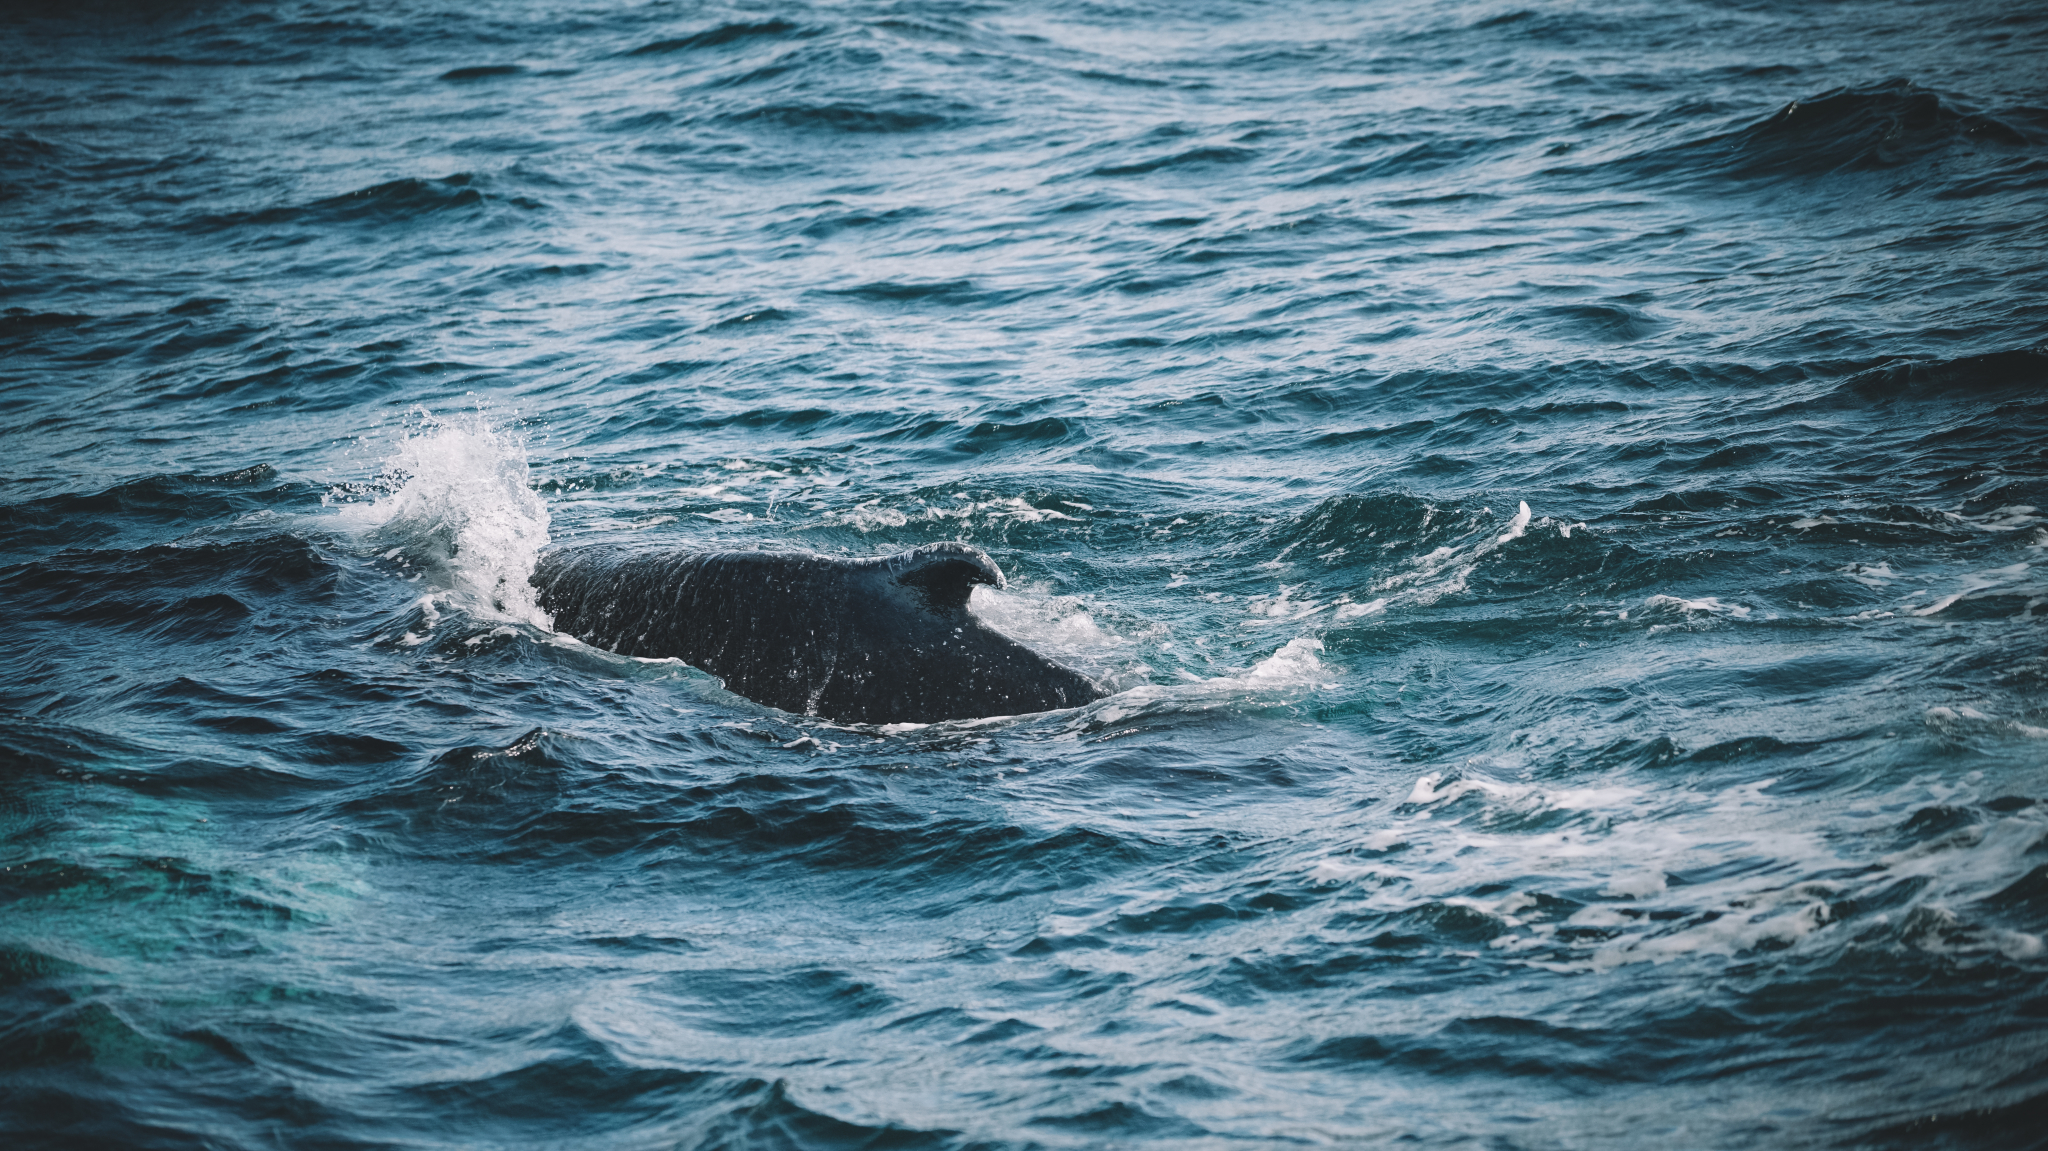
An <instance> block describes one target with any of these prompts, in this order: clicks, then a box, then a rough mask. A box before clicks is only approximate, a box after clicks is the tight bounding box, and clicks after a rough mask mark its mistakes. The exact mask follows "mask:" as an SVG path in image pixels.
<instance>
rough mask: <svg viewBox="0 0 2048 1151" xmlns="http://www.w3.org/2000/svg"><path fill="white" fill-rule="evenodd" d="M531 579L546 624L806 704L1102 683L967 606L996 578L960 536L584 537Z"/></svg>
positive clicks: (1010, 707) (899, 712)
mask: <svg viewBox="0 0 2048 1151" xmlns="http://www.w3.org/2000/svg"><path fill="white" fill-rule="evenodd" d="M533 583H534V585H535V586H536V587H537V588H538V589H539V591H540V596H539V599H540V604H541V606H542V607H544V608H546V609H547V610H548V611H549V612H551V613H553V615H554V620H555V627H556V629H557V630H559V631H562V632H566V633H568V634H570V635H573V636H576V637H577V638H579V639H581V640H583V641H584V642H586V643H589V644H591V645H593V646H596V647H601V648H605V649H607V650H609V651H614V652H618V653H619V654H621V655H630V656H641V657H648V658H658V657H674V658H677V659H681V660H683V661H684V662H686V663H689V664H691V665H692V666H695V667H698V668H701V669H703V670H704V671H707V672H710V673H711V674H713V675H715V676H718V677H719V678H720V679H722V680H724V681H725V686H726V688H727V689H728V690H730V691H732V692H735V693H737V694H739V695H743V696H746V697H747V698H748V699H751V700H753V701H755V702H756V703H763V704H767V705H768V706H770V707H776V708H781V709H782V710H784V711H791V712H797V713H800V714H803V715H813V716H819V717H821V718H825V719H832V720H839V721H843V722H851V723H875V724H883V723H934V722H938V721H941V720H949V719H974V718H980V717H983V716H995V715H1022V714H1027V713H1031V712H1040V711H1052V710H1056V709H1059V708H1068V707H1077V706H1079V705H1081V704H1084V703H1087V702H1089V701H1091V700H1094V699H1099V698H1101V697H1102V696H1103V695H1105V694H1107V693H1106V692H1105V690H1104V689H1103V688H1102V686H1101V685H1099V684H1097V683H1095V682H1094V681H1093V680H1091V679H1089V678H1088V677H1087V676H1085V675H1082V674H1081V673H1080V672H1077V671H1074V670H1073V669H1071V668H1068V667H1065V666H1062V665H1061V664H1058V663H1055V662H1054V661H1052V660H1050V659H1047V658H1046V657H1044V656H1042V655H1040V654H1038V653H1037V652H1035V651H1032V650H1031V649H1030V648H1028V647H1025V646H1024V645H1022V644H1020V643H1018V642H1017V641H1015V640H1013V639H1010V638H1009V637H1008V636H1005V635H1003V634H1002V633H1001V632H998V631H996V630H995V629H993V628H991V627H989V626H988V625H987V624H985V623H983V622H981V620H979V619H978V618H976V617H975V616H974V614H973V613H972V612H970V611H968V609H967V600H968V596H969V594H970V593H971V592H972V591H973V589H974V587H975V585H977V584H987V585H990V586H993V587H1001V586H1003V577H1002V573H1001V571H1000V570H998V569H997V567H996V566H995V564H994V562H993V561H991V560H990V559H989V558H988V556H987V555H986V554H985V553H983V552H982V551H981V550H980V549H979V548H975V547H972V546H970V545H967V544H957V543H954V544H932V545H928V546H926V547H921V548H916V549H913V550H911V551H907V552H901V553H898V554H896V555H892V556H880V557H875V558H870V559H843V558H836V557H831V556H822V555H817V554H815V553H811V552H756V551H747V552H690V551H667V552H649V551H636V550H632V549H628V548H621V547H615V546H610V545H597V546H591V547H581V548H567V549H563V550H560V551H556V552H551V553H549V554H548V555H546V556H544V557H542V559H541V562H540V563H539V564H538V565H537V566H536V567H535V570H534V575H533Z"/></svg>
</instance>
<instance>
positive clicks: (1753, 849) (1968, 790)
mask: <svg viewBox="0 0 2048 1151" xmlns="http://www.w3.org/2000/svg"><path fill="white" fill-rule="evenodd" d="M1935 712H1941V713H1945V714H1944V715H1941V716H1937V715H1936V714H1935ZM1929 718H1930V722H1970V723H1977V724H1980V725H1985V726H1987V727H1989V726H2003V724H2004V723H2005V722H2006V721H2000V720H1998V719H1996V717H1994V716H1992V715H1990V714H1988V713H1985V712H1981V711H1978V710H1977V709H1974V708H1963V707H1955V708H1940V709H1934V711H1933V712H1930V713H1929ZM1973 778H1974V777H1968V776H1966V777H1964V778H1962V779H1959V780H1947V779H1942V778H1939V777H1934V776H1929V777H1926V778H1922V779H1916V780H1913V781H1911V782H1909V783H1907V784H1904V785H1902V786H1901V787H1899V788H1897V789H1896V790H1894V791H1893V792H1892V793H1890V794H1886V795H1881V796H1874V797H1872V804H1871V807H1872V810H1873V811H1874V812H1882V813H1885V814H1881V815H1872V816H1869V817H1865V818H1870V819H1875V820H1879V821H1881V823H1880V826H1891V825H1893V823H1894V821H1896V820H1898V819H1899V818H1901V817H1900V815H1899V814H1898V813H1899V812H1901V811H1902V810H1903V811H1910V810H1912V809H1913V808H1914V807H1916V806H1928V805H1937V804H1940V805H1950V804H1954V803H1958V802H1962V803H1968V802H1971V801H1972V800H1973V799H1974V798H1975V792H1974V791H1973V790H1972V789H1973V787H1974V784H1973V783H1972V779H1973ZM1772 782H1773V781H1771V780H1757V781H1751V782H1748V783H1744V784H1740V785H1737V786H1733V787H1729V788H1725V789H1722V790H1719V791H1712V792H1695V791H1692V790H1690V789H1688V788H1686V787H1684V786H1682V785H1681V786H1679V787H1676V788H1658V789H1655V790H1645V789H1638V788H1634V787H1621V786H1607V787H1601V786H1595V787H1585V788H1552V787H1549V786H1546V785H1544V784H1541V783H1530V782H1511V781H1506V780H1501V779H1497V778H1494V777H1491V776H1489V775H1487V774H1485V773H1483V772H1481V771H1479V770H1477V768H1476V767H1475V766H1474V765H1470V764H1468V765H1465V766H1464V767H1461V768H1458V769H1454V770H1445V771H1433V772H1428V773H1425V774H1423V775H1421V776H1419V777H1417V778H1416V779H1415V780H1414V781H1413V783H1412V784H1411V785H1410V787H1409V788H1408V789H1407V790H1406V791H1405V792H1396V793H1395V794H1394V795H1393V796H1390V797H1388V799H1387V800H1385V801H1384V803H1385V807H1384V808H1383V810H1384V811H1386V813H1387V817H1388V822H1387V824H1386V825H1385V826H1383V827H1381V828H1379V829H1377V830H1375V831H1374V832H1372V833H1371V834H1370V835H1368V836H1365V837H1363V838H1362V839H1361V840H1360V841H1359V842H1358V843H1356V844H1355V845H1353V847H1352V849H1351V850H1352V852H1355V853H1360V854H1349V853H1340V854H1331V853H1330V852H1329V850H1328V847H1327V846H1323V847H1320V848H1318V849H1317V850H1316V851H1315V852H1314V853H1313V854H1308V855H1306V856H1305V857H1304V858H1303V860H1302V862H1301V863H1300V865H1299V866H1300V868H1301V875H1302V878H1303V881H1304V882H1305V883H1308V884H1310V885H1314V886H1318V887H1333V886H1334V887H1344V888H1348V889H1349V890H1347V891H1346V892H1345V893H1343V894H1342V895H1339V896H1337V897H1336V902H1335V903H1334V904H1333V907H1334V908H1335V909H1336V910H1340V911H1342V912H1344V913H1345V914H1347V915H1349V914H1356V913H1358V912H1361V911H1363V912H1371V913H1379V914H1396V915H1398V914H1403V913H1408V912H1413V911H1415V910H1418V909H1421V908H1425V907H1429V906H1460V907H1467V908H1470V909H1471V910H1474V911H1478V912H1480V913H1481V914H1483V915H1485V916H1487V917H1489V918H1491V919H1494V920H1496V921H1497V922H1498V923H1499V925H1500V934H1499V935H1497V936H1496V937H1495V938H1493V939H1492V940H1491V947H1492V948H1493V949H1494V950H1496V951H1501V952H1506V953H1509V954H1512V955H1514V956H1516V957H1517V959H1518V960H1519V961H1523V962H1528V963H1530V964H1531V965H1533V966H1539V967H1543V968H1546V969H1550V970H1560V971H1564V970H1572V971H1593V972H1598V971H1606V970H1611V969H1614V968H1617V967H1622V966H1626V965H1630V964H1637V963H1653V964H1660V963H1667V962H1671V961H1674V960H1679V959H1688V958H1699V957H1715V956H1719V957H1735V956H1740V955H1742V954H1745V953H1750V952H1754V951H1756V950H1758V949H1772V948H1783V947H1795V946H1808V945H1811V946H1817V947H1824V948H1832V949H1839V948H1845V947H1886V948H1898V947H1909V948H1914V949H1918V950H1923V951H1929V952H1935V953H1939V954H1943V955H1949V956H1953V957H1955V958H1956V959H1957V960H1958V961H1960V962H1974V961H1975V959H1974V958H1973V957H1979V956H1986V955H1993V954H1996V955H2000V956H2003V957H2005V958H2006V959H2009V960H2015V961H2029V962H2031V961H2037V960H2039V959H2041V958H2042V957H2043V956H2044V955H2048V945H2044V943H2043V941H2042V940H2041V939H2039V938H2038V937H2037V936H2035V935H2032V934H2030V933H2027V932H2024V931H2014V930H2011V929H2009V928H2007V927H2004V926H2002V925H2000V924H1998V923H1996V922H1987V921H1984V920H1982V919H1980V918H1977V917H1976V911H1975V908H1976V907H1977V906H1978V905H1979V904H1981V902H1982V901H1983V900H1984V898H1985V897H1986V896H1989V895H1992V894H1993V893H1996V892H1998V891H2000V890H2002V889H2004V888H2006V887H2007V886H2009V885H2010V884H2011V883H2013V882H2014V880H2015V879H2017V878H2018V877H2019V876H2021V875H2023V874H2024V873H2026V872H2027V871H2028V869H2029V868H2030V866H2031V860H2032V856H2030V855H2029V852H2030V851H2031V850H2032V849H2033V847H2034V845H2035V844H2037V843H2039V842H2040V841H2041V839H2042V836H2043V833H2044V832H2048V812H2044V811H2043V810H2041V809H2039V808H2037V807H2029V808H2025V809H2021V810H2019V811H2015V812H2012V813H2009V814H2005V815H2002V816H1994V817H1992V818H1989V819H1986V820H1982V821H1979V822H1974V823H1969V824H1965V825H1963V826H1960V827H1958V828H1956V829H1955V830H1953V831H1950V832H1947V833H1945V834H1941V835H1936V836H1934V837H1932V838H1929V839H1926V840H1924V841H1922V842H1919V843H1916V844H1914V845H1912V846H1909V847H1905V848H1902V849H1900V850H1897V851H1894V852H1892V853H1891V854H1889V855H1882V856H1877V857H1875V858H1872V857H1859V858H1851V857H1848V856H1845V855H1843V854H1842V853H1841V852H1842V849H1843V845H1845V844H1852V843H1855V842H1860V841H1861V840H1860V839H1859V838H1858V837H1847V838H1845V837H1843V836H1842V835H1840V834H1839V831H1840V828H1841V823H1840V821H1841V819H1842V818H1843V817H1842V816H1840V815H1837V816H1836V817H1835V818H1833V819H1831V820H1826V821H1823V823H1822V824H1816V822H1815V818H1814V817H1815V814H1816V813H1814V812H1812V811H1811V810H1809V808H1808V806H1807V805H1806V804H1804V803H1803V802H1802V801H1801V800H1800V799H1798V798H1791V797H1782V796H1776V795H1772V794H1769V793H1768V789H1769V788H1770V786H1771V784H1772ZM1461 801H1462V802H1461ZM1848 818H1850V819H1851V820H1852V821H1853V820H1854V819H1855V818H1856V817H1854V816H1850V817H1848ZM1396 849H1398V850H1396ZM1363 853H1371V854H1370V855H1365V854H1363ZM1679 876H1684V877H1686V878H1684V879H1683V880H1681V879H1679V878H1677V877H1679ZM1494 885H1502V886H1505V887H1506V888H1507V890H1505V891H1503V892H1501V894H1499V895H1497V896H1488V897H1487V898H1485V899H1477V898H1474V897H1473V896H1472V895H1471V894H1470V893H1471V892H1472V891H1473V890H1474V889H1475V888H1478V889H1485V888H1487V887H1490V886H1494ZM1901 885H1903V889H1905V890H1910V891H1912V892H1913V893H1914V894H1913V895H1912V896H1911V898H1910V900H1909V902H1908V903H1907V904H1906V905H1905V906H1904V907H1903V908H1902V909H1899V910H1895V911H1891V912H1887V913H1882V914H1874V915H1873V914H1870V913H1867V912H1865V913H1859V912H1858V911H1857V910H1856V908H1857V905H1858V904H1859V903H1865V902H1867V901H1869V900H1870V899H1871V898H1872V897H1873V896H1874V895H1876V894H1877V893H1879V892H1889V891H1898V890H1901V889H1902V886H1901ZM1574 889H1576V891H1577V892H1585V891H1592V892H1595V893H1597V898H1594V899H1593V900H1591V901H1589V902H1581V903H1579V904H1578V905H1574V902H1573V901H1585V900H1586V898H1587V897H1586V896H1585V895H1583V894H1574V895H1571V896H1569V897H1566V899H1560V898H1558V897H1559V896H1560V895H1561V894H1562V893H1564V892H1570V891H1574Z"/></svg>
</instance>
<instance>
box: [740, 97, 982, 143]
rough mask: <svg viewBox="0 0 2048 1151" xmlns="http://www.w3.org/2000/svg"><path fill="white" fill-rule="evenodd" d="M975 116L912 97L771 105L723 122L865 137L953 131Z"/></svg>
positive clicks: (953, 104)
mask: <svg viewBox="0 0 2048 1151" xmlns="http://www.w3.org/2000/svg"><path fill="white" fill-rule="evenodd" d="M972 112H973V109H972V108H970V107H969V106H967V105H965V104H961V103H959V102H957V101H953V100H945V99H941V98H939V97H935V96H923V95H918V94H915V93H909V94H902V95H899V96H897V97H896V98H895V99H894V100H893V101H892V105H891V106H878V105H875V104H869V103H855V102H851V101H835V102H832V103H825V104H814V103H784V104H769V105H766V106H764V107H759V108H749V109H745V110H743V111H738V112H727V113H725V114H724V115H723V116H721V117H720V119H721V120H723V121H724V122H726V123H728V124H737V125H766V126H770V127H775V128H784V129H788V130H791V131H799V132H825V133H843V134H848V135H858V136H865V135H877V134H894V133H903V132H924V131H929V130H931V129H934V128H943V127H950V126H953V125H956V124H959V123H961V122H962V121H963V120H964V119H965V118H966V117H967V116H969V115H970V114H972Z"/></svg>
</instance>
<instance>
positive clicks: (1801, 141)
mask: <svg viewBox="0 0 2048 1151" xmlns="http://www.w3.org/2000/svg"><path fill="white" fill-rule="evenodd" d="M1702 111H1703V110H1702V109H1699V108H1693V107H1684V108H1679V109H1675V110H1673V111H1672V112H1669V113H1666V114H1665V116H1663V117H1660V118H1652V119H1649V120H1646V121H1644V122H1643V123H1642V124H1641V125H1640V127H1639V129H1638V130H1648V131H1656V130H1658V129H1659V128H1661V127H1664V125H1665V124H1667V123H1671V124H1676V125H1677V126H1679V127H1680V128H1681V129H1682V128H1683V126H1685V125H1688V124H1690V123H1691V122H1692V121H1693V120H1695V119H1697V118H1698V116H1699V115H1700V114H1701V112H1702ZM2044 144H2048V110H2043V109H2038V108H2033V107H2031V106H2027V105H2015V106H2011V107H2008V108H2006V109H2004V110H2002V111H2000V112H1999V113H1997V114H1996V115H1994V114H1991V113H1987V112H1982V111H1978V110H1976V109H1975V107H1974V106H1973V102H1972V101H1970V100H1968V99H1966V98H1964V97H1961V96H1956V95H1952V94H1948V93H1944V92H1940V91H1936V90H1934V89H1930V88H1924V87H1922V86H1920V85H1918V84H1916V83H1913V82H1912V81H1909V80H1905V79H1894V80H1887V81H1884V82H1882V83H1878V84H1871V85H1867V86H1863V87H1855V88H1832V89H1829V90H1827V91H1825V92H1821V93H1819V94H1818V95H1814V96H1810V97H1807V98H1806V99H1803V100H1795V101H1793V102H1791V103H1789V104H1786V105H1785V106H1783V107H1781V108H1779V109H1778V110H1777V111H1775V112H1772V113H1770V114H1769V115H1767V116H1764V117H1763V118H1761V119H1758V120H1754V121H1751V122H1749V123H1747V124H1745V125H1743V126H1741V127H1737V128H1735V129H1733V130H1730V131H1725V132H1719V133H1715V134H1713V135H1709V136H1705V137H1701V138H1695V139H1689V140H1683V141H1681V142H1679V143H1676V144H1670V145H1663V146H1659V147H1655V148H1652V149H1650V150H1648V151H1644V152H1638V153H1633V154H1627V155H1625V156H1623V157H1622V158H1620V159H1618V160H1615V161H1610V162H1607V163H1596V164H1593V165H1589V166H1584V167H1566V168H1554V169H1551V170H1550V171H1549V174H1552V175H1571V174H1580V175H1611V174H1612V173H1613V172H1614V171H1616V170H1620V171H1623V172H1633V173H1637V174H1640V175H1651V176H1660V177H1677V178H1681V179H1686V178H1694V177H1701V176H1711V177H1716V178H1733V179H1737V180H1766V179H1768V180H1787V179H1824V178H1828V177H1835V176H1843V175H1850V174H1855V173H1863V172H1882V171H1886V170H1890V169H1897V168H1904V167H1907V166H1910V165H1915V164H1919V163H1922V162H1925V161H1928V160H1931V159H1933V158H1935V157H1938V156H1941V155H1944V154H1946V153H1949V152H1951V151H1954V150H1956V149H1962V148H1968V149H1973V150H1979V151H1985V152H1987V153H1988V154H1990V155H1992V156H1993V157H1997V156H1999V155H2000V154H2013V153H2017V154H2025V153H2027V152H2030V151H2032V150H2035V149H2038V148H2040V147H2041V146H2042V145H2044ZM1950 178H1953V177H1950Z"/></svg>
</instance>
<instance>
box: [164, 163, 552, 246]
mask: <svg viewBox="0 0 2048 1151" xmlns="http://www.w3.org/2000/svg"><path fill="white" fill-rule="evenodd" d="M493 183H494V181H492V180H490V179H488V178H485V177H481V176H477V175H474V174H471V173H468V172H458V173H456V174H455V175H452V176H443V177H441V178H439V179H419V178H416V177H406V178H404V179H399V180H391V181H387V182H386V183H382V184H373V185H371V186H370V187H367V188H359V189H357V190H356V191H353V192H346V193H343V194H342V195H339V196H329V197H327V198H326V199H323V200H314V201H312V202H311V203H308V204H302V205H293V206H289V207H277V208H263V209H259V210H257V211H251V212H227V213H208V214H205V215H200V216H196V217H193V218H191V219H189V220H187V221H185V222H184V224H183V225H182V226H183V227H184V228H185V229H187V230H189V231H195V232H217V231H225V230H228V229H234V228H245V227H264V226H271V225H278V224H306V225H330V224H406V223H421V222H425V221H429V220H433V219H437V218H452V219H473V220H474V219H484V218H487V216H488V215H489V214H490V210H491V209H494V208H500V207H503V208H512V209H517V210H518V211H521V212H537V211H541V210H542V209H543V208H544V207H545V205H543V204H542V203H541V202H540V201H538V200H534V199H532V198H530V197H527V196H523V195H518V194H515V193H510V192H500V191H496V190H494V189H493V187H492V185H493Z"/></svg>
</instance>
